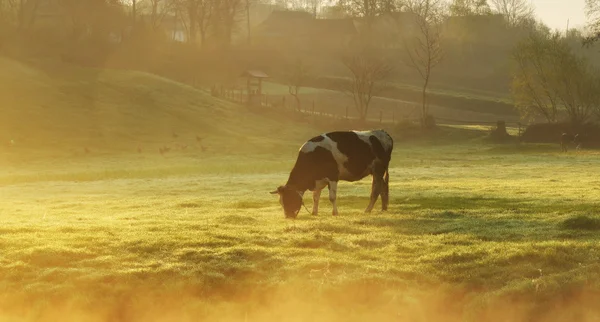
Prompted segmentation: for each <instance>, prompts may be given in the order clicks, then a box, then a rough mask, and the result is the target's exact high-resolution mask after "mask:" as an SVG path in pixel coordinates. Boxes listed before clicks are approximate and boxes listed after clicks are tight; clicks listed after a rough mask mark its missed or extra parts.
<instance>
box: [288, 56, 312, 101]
mask: <svg viewBox="0 0 600 322" xmlns="http://www.w3.org/2000/svg"><path fill="white" fill-rule="evenodd" d="M309 72H310V68H309V66H308V65H306V63H304V62H303V61H302V59H300V58H298V59H296V61H295V62H294V63H292V64H289V65H288V67H287V70H286V73H285V75H284V78H285V81H286V83H287V85H288V92H289V93H290V95H291V96H292V97H294V99H295V100H296V109H297V110H298V111H300V110H301V105H300V89H301V88H302V87H303V86H304V85H305V83H306V80H307V78H308V76H309Z"/></svg>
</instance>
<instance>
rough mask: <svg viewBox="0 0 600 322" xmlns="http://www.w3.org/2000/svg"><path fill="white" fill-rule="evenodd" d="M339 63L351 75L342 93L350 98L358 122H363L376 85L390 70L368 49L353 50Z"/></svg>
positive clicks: (382, 60) (386, 64)
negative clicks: (352, 101)
mask: <svg viewBox="0 0 600 322" xmlns="http://www.w3.org/2000/svg"><path fill="white" fill-rule="evenodd" d="M341 61H342V64H344V66H346V68H347V69H348V71H349V72H350V75H351V82H350V84H349V86H348V87H346V88H344V92H345V93H347V94H349V95H350V96H351V97H352V99H353V100H354V107H355V108H356V112H357V113H358V116H359V119H360V121H361V122H365V121H366V119H367V115H368V112H369V107H370V105H371V100H372V99H373V96H374V95H375V94H376V92H377V90H378V85H380V83H381V82H382V81H384V80H385V79H387V78H388V77H389V75H390V73H391V71H392V68H391V66H390V64H388V63H387V62H386V61H385V59H383V58H381V56H380V55H378V54H377V53H376V52H374V51H373V50H372V48H369V47H362V48H358V49H357V50H353V51H351V52H350V53H349V54H346V55H344V56H342V58H341Z"/></svg>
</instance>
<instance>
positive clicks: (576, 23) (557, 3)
mask: <svg viewBox="0 0 600 322" xmlns="http://www.w3.org/2000/svg"><path fill="white" fill-rule="evenodd" d="M531 3H532V5H533V6H534V8H535V14H536V16H537V17H538V18H539V19H540V20H542V21H543V22H544V23H545V24H546V25H548V27H550V28H551V29H559V30H565V29H566V28H567V20H568V25H569V28H580V27H583V26H585V23H586V17H585V10H584V7H585V0H532V1H531Z"/></svg>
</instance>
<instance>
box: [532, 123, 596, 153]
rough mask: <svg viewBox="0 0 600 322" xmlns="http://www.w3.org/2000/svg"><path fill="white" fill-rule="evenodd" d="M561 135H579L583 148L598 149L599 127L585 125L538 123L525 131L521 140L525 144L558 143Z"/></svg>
mask: <svg viewBox="0 0 600 322" xmlns="http://www.w3.org/2000/svg"><path fill="white" fill-rule="evenodd" d="M563 133H569V134H573V135H575V134H579V135H580V137H581V141H582V147H584V148H598V147H600V125H598V124H594V123H586V124H582V125H578V126H577V125H572V124H570V123H538V124H532V125H530V126H528V127H527V128H526V129H525V132H523V135H522V136H521V140H522V141H523V142H527V143H559V142H560V138H561V135H562V134H563Z"/></svg>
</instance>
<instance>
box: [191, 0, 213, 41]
mask: <svg viewBox="0 0 600 322" xmlns="http://www.w3.org/2000/svg"><path fill="white" fill-rule="evenodd" d="M217 4H218V0H198V14H197V17H196V21H197V23H198V31H200V45H201V46H202V47H204V46H205V45H206V38H207V35H208V30H209V28H210V26H211V23H212V22H213V20H212V17H213V14H214V10H215V6H216V5H217Z"/></svg>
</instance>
